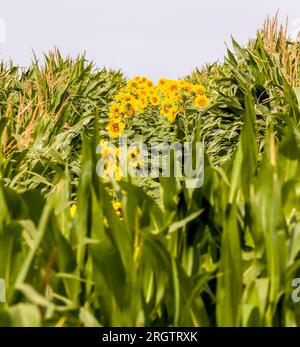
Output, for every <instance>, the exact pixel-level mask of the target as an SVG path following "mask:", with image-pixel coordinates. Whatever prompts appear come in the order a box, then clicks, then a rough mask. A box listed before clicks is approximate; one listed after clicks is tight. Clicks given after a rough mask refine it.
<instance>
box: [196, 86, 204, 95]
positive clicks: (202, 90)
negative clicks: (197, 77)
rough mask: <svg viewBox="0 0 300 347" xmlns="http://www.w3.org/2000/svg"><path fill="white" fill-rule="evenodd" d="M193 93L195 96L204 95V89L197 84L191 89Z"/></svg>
mask: <svg viewBox="0 0 300 347" xmlns="http://www.w3.org/2000/svg"><path fill="white" fill-rule="evenodd" d="M193 92H194V93H195V94H196V95H203V94H204V93H205V88H204V87H203V86H202V85H201V84H197V85H195V86H194V87H193Z"/></svg>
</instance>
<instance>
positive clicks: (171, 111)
mask: <svg viewBox="0 0 300 347" xmlns="http://www.w3.org/2000/svg"><path fill="white" fill-rule="evenodd" d="M177 114H178V109H177V107H176V106H172V107H171V108H170V109H169V111H168V121H169V122H170V123H173V122H174V120H175V119H176V117H177Z"/></svg>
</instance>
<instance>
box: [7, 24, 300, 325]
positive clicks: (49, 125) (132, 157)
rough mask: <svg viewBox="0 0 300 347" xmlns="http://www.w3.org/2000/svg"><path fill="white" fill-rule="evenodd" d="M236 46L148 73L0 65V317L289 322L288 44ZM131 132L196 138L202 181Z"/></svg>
mask: <svg viewBox="0 0 300 347" xmlns="http://www.w3.org/2000/svg"><path fill="white" fill-rule="evenodd" d="M232 43H233V49H232V50H228V51H227V55H226V57H225V60H224V62H222V63H215V64H211V65H208V66H206V67H205V68H203V69H201V70H196V71H194V72H193V73H192V74H191V75H190V76H186V77H185V78H181V79H178V80H170V79H167V78H161V79H160V80H159V81H158V82H157V83H153V82H152V81H151V80H149V79H148V78H146V77H142V76H137V77H134V78H132V79H129V80H128V79H126V78H125V77H124V76H123V74H122V73H121V72H115V71H107V70H105V69H102V70H98V69H96V68H95V67H94V65H93V64H92V63H89V62H87V61H86V59H85V57H84V56H79V57H77V58H76V59H72V58H69V57H67V58H63V57H62V56H61V55H60V53H59V51H58V50H55V51H54V52H52V53H49V54H48V55H47V56H45V63H44V64H42V65H41V64H39V63H38V62H37V61H33V63H32V65H31V66H30V67H28V68H26V69H20V68H18V67H16V66H14V64H13V63H11V64H9V65H6V64H3V63H1V64H0V279H3V280H4V281H3V283H5V288H2V289H1V288H0V291H1V290H2V291H4V290H5V300H2V301H5V302H2V303H1V302H0V326H55V327H62V326H64V327H70V326H197V327H198V326H212V327H213V326H300V304H299V303H297V301H298V300H296V299H297V298H298V296H297V294H298V292H299V290H298V289H297V288H296V287H295V286H293V285H295V279H297V278H300V43H299V42H296V41H291V40H290V39H289V38H288V37H287V34H286V30H285V28H284V27H281V28H280V27H278V25H277V20H276V19H274V20H267V21H266V23H265V25H264V27H263V29H262V30H259V31H258V33H257V37H256V38H255V39H253V40H250V41H249V44H248V45H247V46H246V47H242V46H240V45H239V44H238V43H237V42H236V41H235V40H233V41H232ZM121 135H122V136H124V135H125V136H126V139H127V142H128V144H130V150H129V152H128V153H126V155H125V156H126V158H127V162H128V163H127V164H128V166H130V170H129V171H130V172H131V173H132V174H127V175H124V174H122V173H123V170H124V165H123V164H122V161H121V156H120V155H119V154H120V153H119V152H120V148H119V147H120V146H119V140H120V137H122V136H121ZM137 142H142V143H143V144H145V145H146V146H151V144H152V145H153V144H155V143H164V144H166V143H167V144H172V143H179V144H183V143H191V144H192V147H193V148H194V146H196V144H197V143H202V144H203V147H204V153H203V157H204V158H203V161H204V169H203V170H204V176H203V177H204V180H203V184H202V185H201V186H200V187H192V188H191V187H188V183H187V178H184V177H178V176H177V175H176V174H175V173H174V172H173V170H171V172H170V174H169V177H166V175H164V174H163V172H162V171H161V170H160V171H159V174H158V175H157V177H156V176H155V177H154V176H150V175H134V174H133V173H137V172H141V171H142V170H141V168H145V162H144V161H145V159H144V157H143V155H142V154H143V153H142V149H141V148H139V146H138V145H137ZM169 159H170V161H171V164H174V163H175V158H174V151H171V155H170V158H169ZM196 159H197V158H196ZM99 163H100V164H101V165H102V170H101V174H99V170H97V168H99ZM148 165H150V164H149V163H147V165H146V166H147V167H148ZM174 165H175V164H174ZM175 166H176V165H175ZM172 167H173V165H172ZM297 283H298V284H299V283H300V280H299V282H297ZM0 301H1V300H0ZM299 301H300V293H299Z"/></svg>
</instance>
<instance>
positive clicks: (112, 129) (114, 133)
mask: <svg viewBox="0 0 300 347" xmlns="http://www.w3.org/2000/svg"><path fill="white" fill-rule="evenodd" d="M124 128H125V124H124V123H122V122H117V121H114V120H112V121H111V122H109V123H108V125H107V127H106V130H107V131H108V134H109V136H110V137H112V138H115V137H118V136H120V135H121V134H122V132H123V131H124Z"/></svg>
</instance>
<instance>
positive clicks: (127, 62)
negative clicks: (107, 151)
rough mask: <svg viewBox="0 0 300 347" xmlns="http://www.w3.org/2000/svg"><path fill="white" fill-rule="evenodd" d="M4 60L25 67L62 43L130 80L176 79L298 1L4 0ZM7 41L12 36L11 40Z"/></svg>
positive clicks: (0, 10) (293, 16)
mask: <svg viewBox="0 0 300 347" xmlns="http://www.w3.org/2000/svg"><path fill="white" fill-rule="evenodd" d="M0 2H1V5H2V6H0V57H2V58H3V59H4V60H8V58H10V57H11V58H13V61H14V62H15V63H16V64H20V65H22V66H26V65H28V64H29V63H30V61H31V58H32V49H33V50H34V51H35V52H36V54H37V56H38V57H42V52H47V51H49V50H50V49H52V48H53V47H54V46H58V47H59V48H60V50H61V51H62V53H63V54H64V55H65V54H70V55H72V56H75V55H77V53H81V52H83V51H86V52H87V57H88V58H89V59H91V60H93V61H94V62H95V64H96V65H97V66H99V67H102V66H106V67H112V68H115V69H122V70H123V72H124V73H125V74H126V75H127V76H129V77H131V76H133V75H136V74H141V75H146V76H148V77H150V78H153V79H154V80H156V79H157V78H159V77H162V76H164V77H169V78H177V77H180V76H183V75H186V74H188V73H190V72H191V71H192V70H193V69H194V68H195V67H197V66H198V67H201V66H202V65H203V64H205V63H206V62H212V61H215V60H218V59H222V57H223V55H224V53H225V52H226V49H225V44H224V42H229V41H230V35H233V36H234V37H235V38H236V39H237V40H238V41H239V42H242V43H246V42H247V41H248V38H249V37H251V36H252V37H253V36H254V35H255V32H256V29H257V28H258V27H260V26H261V25H262V23H263V21H264V19H265V17H266V16H267V15H268V14H270V15H273V14H275V13H276V11H277V9H279V10H280V18H282V19H283V18H285V16H286V15H289V19H290V32H294V31H295V30H296V29H298V30H300V2H299V0H252V1H242V0H226V1H225V0H222V1H221V0H219V1H216V0H205V1H202V0H198V1H197V0H151V1H150V0H149V1H145V0H48V1H43V0H0ZM4 39H5V40H4Z"/></svg>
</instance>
